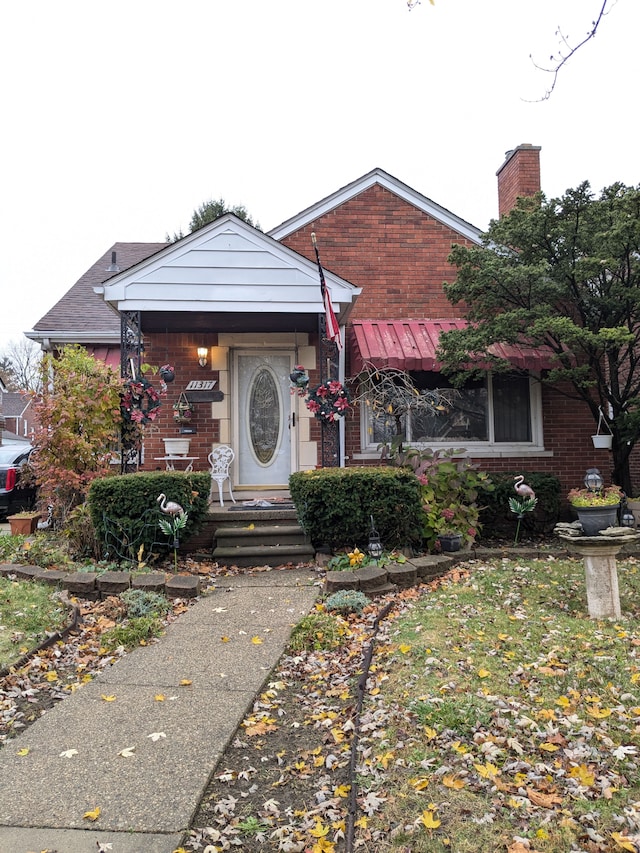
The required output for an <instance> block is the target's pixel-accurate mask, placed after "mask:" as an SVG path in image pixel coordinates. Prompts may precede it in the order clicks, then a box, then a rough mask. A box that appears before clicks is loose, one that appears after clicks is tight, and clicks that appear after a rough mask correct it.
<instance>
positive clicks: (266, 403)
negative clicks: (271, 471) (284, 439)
mask: <svg viewBox="0 0 640 853" xmlns="http://www.w3.org/2000/svg"><path fill="white" fill-rule="evenodd" d="M248 396H249V411H248V416H249V438H250V441H251V449H252V451H253V453H254V455H255V457H256V459H257V461H258V462H259V463H260V464H261V465H269V464H270V463H271V462H272V461H273V458H274V457H275V455H276V453H277V451H278V447H279V445H280V437H281V431H282V422H283V419H282V401H281V399H280V389H279V387H278V383H277V382H276V379H275V377H274V375H273V373H272V372H271V370H269V368H268V367H261V368H259V370H257V371H256V372H255V375H254V377H253V380H252V382H251V387H250V389H249V395H248Z"/></svg>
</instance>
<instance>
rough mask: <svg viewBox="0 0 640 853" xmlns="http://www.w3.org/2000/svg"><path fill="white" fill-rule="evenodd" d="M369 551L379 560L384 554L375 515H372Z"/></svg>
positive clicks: (372, 556)
mask: <svg viewBox="0 0 640 853" xmlns="http://www.w3.org/2000/svg"><path fill="white" fill-rule="evenodd" d="M367 551H368V552H369V556H370V557H371V559H372V560H378V559H380V557H381V556H382V542H381V541H380V534H379V533H378V531H377V530H376V528H375V526H374V523H373V516H371V530H370V531H369V544H368V545H367Z"/></svg>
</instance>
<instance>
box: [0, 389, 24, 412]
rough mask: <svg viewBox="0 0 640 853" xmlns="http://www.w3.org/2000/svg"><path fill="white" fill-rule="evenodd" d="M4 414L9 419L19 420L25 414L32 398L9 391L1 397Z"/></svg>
mask: <svg viewBox="0 0 640 853" xmlns="http://www.w3.org/2000/svg"><path fill="white" fill-rule="evenodd" d="M1 398H2V414H3V415H5V416H6V417H9V418H17V417H20V415H21V414H22V413H23V412H24V410H25V409H26V408H27V406H28V405H29V403H30V402H31V398H30V397H28V396H26V395H24V394H21V393H20V391H7V392H6V394H2V395H1Z"/></svg>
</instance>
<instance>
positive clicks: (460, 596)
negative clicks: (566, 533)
mask: <svg viewBox="0 0 640 853" xmlns="http://www.w3.org/2000/svg"><path fill="white" fill-rule="evenodd" d="M575 576H577V577H578V579H579V584H578V587H577V588H578V598H579V594H580V591H581V590H582V591H583V578H582V568H581V566H580V567H578V569H577V571H575V572H574V574H573V577H574V578H575ZM457 577H458V581H459V583H454V580H453V576H452V575H449V576H448V577H447V578H445V579H444V580H443V581H442V582H440V583H439V584H434V585H432V586H431V587H430V590H427V589H426V587H423V588H421V590H418V591H416V590H413V591H412V593H411V597H409V596H408V595H407V596H405V595H404V593H398V594H396V595H395V596H394V605H395V610H394V614H393V617H392V618H390V619H388V620H385V622H384V623H382V625H381V633H380V636H379V638H378V643H377V646H376V650H375V654H374V658H373V667H372V669H371V671H370V673H369V677H368V679H367V681H366V684H363V695H364V707H363V710H362V714H361V718H360V719H361V729H360V733H359V734H360V737H359V741H358V747H357V753H356V774H357V776H356V778H357V788H356V791H355V792H354V793H355V796H356V800H357V812H356V815H357V818H356V820H355V821H354V823H355V826H356V829H357V839H358V841H357V842H356V844H357V845H358V846H360V847H362V849H371V850H373V849H375V850H380V851H384V850H387V849H390V848H391V846H392V844H395V845H396V847H399V846H402V847H404V848H406V849H421V848H420V847H419V843H422V844H423V845H424V842H425V841H426V842H427V844H429V843H431V840H430V839H429V834H430V833H432V834H433V841H434V842H435V841H436V840H437V842H438V844H440V846H439V847H438V849H440V847H442V848H443V849H446V848H448V847H453V846H455V845H456V844H458V843H460V840H459V835H458V830H460V829H461V831H462V832H463V833H466V841H467V845H468V848H467V849H474V848H473V843H474V841H475V842H477V843H478V844H479V843H481V842H480V838H482V839H483V841H484V846H483V847H482V848H481V849H483V850H484V849H487V850H488V849H504V850H507V849H508V851H509V853H536V850H537V848H541V847H542V848H544V849H545V850H547V849H548V850H552V849H556V850H560V849H563V850H564V849H568V848H569V846H571V841H570V840H568V839H571V840H572V841H573V847H574V848H575V849H584V850H585V851H587V850H588V851H589V853H605V851H606V853H611V850H612V849H613V846H614V844H615V843H617V840H616V838H615V837H614V836H613V835H612V831H615V832H618V833H619V838H620V840H622V842H623V843H630V841H629V839H633V835H634V832H636V830H635V829H634V828H633V827H634V826H635V823H634V821H636V819H637V821H638V827H640V814H639V815H638V816H637V818H636V817H634V816H633V814H636V813H635V812H633V814H632V813H631V812H629V811H628V810H629V808H630V805H629V804H630V803H631V802H632V798H633V797H634V795H635V798H636V800H638V801H639V802H640V784H639V783H638V782H636V781H635V779H636V777H637V771H636V762H637V757H636V752H635V750H636V749H638V748H639V747H640V719H638V718H639V717H640V713H637V714H636V713H635V712H634V709H638V710H639V711H640V693H639V692H638V688H637V685H638V684H640V663H639V660H638V657H637V654H638V652H637V649H638V647H637V646H634V645H633V644H632V641H633V640H634V639H636V638H637V637H638V632H637V629H636V628H635V626H634V624H633V623H632V621H629V623H628V624H627V621H624V620H623V621H624V625H623V627H624V633H626V635H627V636H626V637H624V638H622V637H620V636H619V635H620V634H621V633H623V631H622V630H621V627H620V626H612V625H611V626H610V625H608V624H602V623H597V624H596V623H593V622H591V621H589V620H588V619H587V618H586V617H585V616H583V615H582V614H580V613H579V612H575V613H573V614H572V617H571V619H569V618H565V617H564V616H563V607H565V606H566V603H567V602H574V601H575V599H576V595H574V593H573V587H571V586H570V588H569V590H568V591H567V590H566V589H565V588H564V587H563V586H562V584H565V583H567V582H569V584H574V585H575V580H574V579H572V574H571V570H567V568H566V566H564V565H563V567H562V568H560V567H559V566H558V567H556V566H554V564H552V563H551V562H548V563H544V564H543V563H542V561H540V567H539V568H535V569H532V568H531V566H530V565H529V563H522V564H514V563H508V562H507V561H505V563H504V564H501V563H500V562H497V563H495V564H483V563H482V562H480V561H476V562H475V563H474V564H473V567H472V568H471V570H470V571H469V572H464V573H463V572H459V573H458V575H457ZM568 579H569V580H568ZM544 596H546V598H547V599H548V603H544V602H543V603H542V604H541V603H540V602H541V597H542V598H544ZM629 598H630V594H629ZM628 600H629V599H628ZM638 600H639V601H640V597H639V598H638ZM384 604H385V599H380V600H378V601H376V602H375V604H372V605H371V608H370V610H371V612H370V613H365V614H363V615H362V616H361V617H358V618H356V617H353V618H351V617H350V618H349V623H348V626H349V634H348V635H346V634H345V639H344V642H343V643H342V644H341V646H340V647H339V648H338V649H336V650H331V651H317V652H304V653H302V652H301V653H299V654H297V655H296V656H295V658H293V657H288V656H285V658H284V659H283V660H282V661H281V663H280V665H279V668H278V670H277V671H276V672H275V673H274V674H273V675H272V679H273V681H272V682H270V684H269V688H268V689H265V690H264V691H263V693H261V694H260V696H259V697H258V698H257V699H256V702H255V703H254V706H253V710H252V713H251V714H250V715H248V716H247V719H246V720H245V721H244V724H243V726H242V728H241V729H240V730H239V731H238V732H237V734H236V738H235V740H234V742H233V744H232V746H231V747H230V748H229V750H228V752H227V753H226V754H225V759H224V760H225V762H228V763H225V764H224V765H222V766H223V767H224V768H225V770H224V771H223V772H221V773H220V774H219V775H218V776H217V777H216V779H215V781H214V783H213V784H212V788H211V789H210V791H209V793H208V796H209V797H211V800H210V801H209V803H207V802H206V801H205V802H204V803H203V805H202V810H201V813H200V815H199V816H198V819H197V821H196V823H195V824H194V829H193V832H192V843H193V848H194V850H200V851H203V850H204V849H206V847H207V844H210V845H211V846H212V849H213V848H214V847H215V848H218V849H232V848H233V846H234V844H237V842H238V841H241V842H242V845H241V846H242V847H243V849H246V850H247V851H251V853H254V851H257V850H259V849H265V848H270V847H273V849H278V850H282V851H287V853H303V851H304V853H310V851H319V850H322V849H326V850H330V849H331V850H333V849H336V848H339V849H342V847H341V845H342V842H343V836H341V834H340V833H341V832H343V829H342V828H341V822H344V818H345V814H346V812H345V809H346V805H347V803H348V801H349V799H348V798H347V797H344V796H343V795H344V794H345V793H346V791H347V786H348V784H349V779H348V776H347V775H346V770H347V769H348V764H349V757H350V750H351V746H352V744H353V703H354V676H356V674H359V673H360V671H361V662H362V656H363V650H364V649H365V648H366V644H367V642H368V640H369V637H370V628H371V624H372V622H373V620H374V619H375V615H376V613H378V612H379V611H380V609H381V607H382V606H384ZM571 606H573V607H575V606H576V605H575V604H573V603H572V604H571ZM638 612H640V609H639V610H638ZM558 613H560V616H561V618H558ZM621 624H622V623H621ZM516 628H517V632H516ZM261 633H263V632H261ZM263 635H264V634H263ZM249 639H250V636H247V637H246V638H245V640H249ZM582 646H585V647H588V651H589V654H588V655H587V657H586V658H585V656H584V655H582V656H581V653H580V650H581V647H582ZM629 655H631V656H629ZM621 673H622V674H623V677H620V674H621ZM625 673H626V680H625V677H624V674H625ZM633 676H637V677H636V678H635V680H633V678H632V677H633ZM272 685H277V686H274V687H272ZM287 694H288V695H287ZM589 709H591V710H592V711H594V710H595V711H596V714H595V715H594V714H593V713H589ZM603 710H609V711H610V713H609V714H607V715H601V712H602V711H603ZM256 727H257V728H256ZM269 727H273V728H272V729H271V730H269ZM254 729H255V734H254V733H253V732H254ZM638 751H639V752H640V749H638ZM254 771H255V772H254ZM243 774H244V775H245V776H246V778H242V776H243ZM383 792H384V793H383ZM636 792H637V793H636ZM272 796H277V801H278V805H277V806H276V807H275V808H273V809H272V810H268V809H267V807H266V805H265V804H266V803H267V802H269V800H270V798H271V797H272ZM427 799H433V800H434V802H433V803H429V804H427V803H426V801H427ZM625 804H627V806H626V807H627V811H625ZM596 811H597V812H598V817H593V818H590V817H589V815H591V814H595V812H596ZM609 812H611V813H614V814H616V815H618V821H619V823H618V824H613V825H611V824H609V825H608V826H607V824H606V819H607V818H606V815H607V814H608V813H609ZM247 815H253V816H254V817H255V820H256V821H259V826H260V831H259V834H260V836H261V839H260V841H258V840H256V838H255V837H254V836H253V835H252V836H248V835H245V834H242V830H241V829H239V827H240V825H244V824H243V821H244V820H245V818H246V817H247ZM460 815H462V817H461V818H460ZM603 815H604V816H603ZM423 817H424V820H423ZM425 821H426V822H425ZM516 825H517V830H514V827H515V826H516ZM514 831H517V832H518V836H515V835H513V833H514ZM313 832H315V833H316V835H314V834H312V833H313ZM412 832H413V833H416V837H415V839H414V841H415V844H414V843H413V842H412V841H411V839H407V840H404V839H402V833H407V835H410V834H411V833H412ZM559 832H562V833H563V834H562V836H561V837H560V836H559ZM491 833H493V834H491ZM418 835H421V836H422V837H421V839H420V840H419V839H418ZM476 836H477V837H476ZM521 836H522V837H521ZM449 839H450V840H449ZM487 839H491V840H487ZM509 839H512V840H511V841H509ZM559 839H560V840H559ZM198 845H199V846H198ZM461 849H462V848H461ZM477 849H480V848H477ZM620 849H625V848H620Z"/></svg>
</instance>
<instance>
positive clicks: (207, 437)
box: [142, 332, 219, 471]
mask: <svg viewBox="0 0 640 853" xmlns="http://www.w3.org/2000/svg"><path fill="white" fill-rule="evenodd" d="M144 340H145V352H144V361H145V362H147V363H148V364H152V365H154V366H155V367H160V365H162V364H166V363H169V364H173V366H174V367H175V369H176V378H175V380H174V381H173V382H171V383H169V384H168V385H167V394H166V396H165V397H162V406H161V408H160V413H159V415H158V418H157V419H156V420H155V421H154V422H153V424H150V425H149V426H146V427H145V439H144V447H145V462H144V465H143V466H142V467H143V470H145V471H152V470H154V469H155V468H160V469H164V467H165V463H164V462H159V461H156V459H155V457H156V456H164V444H163V442H162V439H163V438H180V425H179V424H176V423H175V421H174V420H173V404H174V403H175V402H177V400H178V397H179V396H180V392H181V391H184V389H185V388H186V386H187V384H188V383H189V382H190V381H191V380H192V379H216V380H217V379H218V378H219V376H218V373H217V372H216V371H212V370H210V369H209V366H207V367H205V368H202V367H200V366H199V364H198V356H197V349H198V347H199V346H204V345H205V344H206V345H208V346H209V347H211V346H215V345H216V344H217V336H215V335H203V334H202V333H198V334H186V333H182V334H165V333H164V332H163V333H162V334H159V335H148V334H145V336H144ZM147 378H148V379H149V381H150V382H151V383H152V384H153V387H154V388H155V389H156V390H158V391H159V390H160V377H159V376H158V375H155V376H152V375H151V374H150V373H148V374H147ZM190 425H191V426H195V427H196V428H197V433H196V435H191V436H189V438H190V439H191V444H190V446H189V455H190V456H198V457H199V459H198V460H197V461H196V462H194V465H193V469H194V471H208V470H209V463H208V461H207V456H208V454H209V453H210V452H211V446H212V444H214V443H216V442H218V441H219V424H218V421H217V420H216V421H214V420H212V419H211V403H195V404H194V417H193V418H192V420H191V423H190ZM186 437H187V436H185V438H186Z"/></svg>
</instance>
